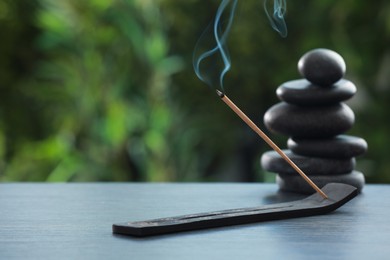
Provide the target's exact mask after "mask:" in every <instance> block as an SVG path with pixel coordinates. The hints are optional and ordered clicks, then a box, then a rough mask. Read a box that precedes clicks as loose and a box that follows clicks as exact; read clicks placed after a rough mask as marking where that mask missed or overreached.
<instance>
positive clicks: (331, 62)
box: [298, 49, 346, 87]
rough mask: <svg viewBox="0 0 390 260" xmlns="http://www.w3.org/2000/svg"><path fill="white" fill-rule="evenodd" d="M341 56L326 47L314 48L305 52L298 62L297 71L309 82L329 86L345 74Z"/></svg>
mask: <svg viewBox="0 0 390 260" xmlns="http://www.w3.org/2000/svg"><path fill="white" fill-rule="evenodd" d="M345 70H346V65H345V61H344V59H343V57H341V56H340V54H338V53H337V52H334V51H332V50H328V49H314V50H312V51H309V52H307V53H306V54H305V55H303V56H302V58H301V59H300V60H299V62H298V71H299V73H300V74H301V75H302V76H303V77H304V78H306V79H307V80H308V81H310V82H311V83H313V84H315V85H317V86H321V87H330V86H332V85H333V84H334V83H336V82H337V81H339V80H340V79H341V78H342V77H343V76H344V74H345Z"/></svg>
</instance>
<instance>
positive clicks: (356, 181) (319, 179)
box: [276, 171, 365, 194]
mask: <svg viewBox="0 0 390 260" xmlns="http://www.w3.org/2000/svg"><path fill="white" fill-rule="evenodd" d="M310 179H311V180H312V181H313V182H314V183H315V184H316V185H317V186H318V187H320V188H322V187H323V186H325V185H326V184H328V183H331V182H336V183H345V184H349V185H352V186H354V187H356V188H357V189H358V191H359V192H360V191H361V190H362V189H363V186H364V183H365V179H364V175H363V173H361V172H358V171H352V172H350V173H347V174H341V175H310ZM276 182H277V183H278V185H279V188H280V190H282V191H289V192H298V193H305V194H312V193H314V192H315V190H314V189H313V188H312V187H311V186H310V185H309V184H308V183H307V182H306V181H305V180H304V179H303V178H302V177H301V176H300V175H298V174H296V175H295V174H294V175H291V176H287V175H279V174H278V175H277V176H276Z"/></svg>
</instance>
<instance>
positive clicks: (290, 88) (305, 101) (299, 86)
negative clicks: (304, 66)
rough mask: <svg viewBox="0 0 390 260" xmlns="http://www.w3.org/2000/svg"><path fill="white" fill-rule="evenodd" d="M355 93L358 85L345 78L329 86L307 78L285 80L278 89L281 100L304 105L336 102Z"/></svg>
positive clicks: (346, 98) (277, 93) (277, 92)
mask: <svg viewBox="0 0 390 260" xmlns="http://www.w3.org/2000/svg"><path fill="white" fill-rule="evenodd" d="M355 93H356V86H355V85H354V84H353V83H352V82H351V81H349V80H345V79H341V80H339V81H338V82H337V83H335V84H333V85H332V86H331V87H329V88H324V87H320V86H317V85H314V84H312V83H311V82H309V81H307V80H306V79H298V80H292V81H288V82H285V83H283V84H282V85H281V86H280V87H279V88H278V89H277V90H276V95H277V96H278V98H279V99H280V100H282V101H285V102H287V103H290V104H295V105H302V106H321V105H329V104H335V103H338V102H341V101H344V100H348V99H350V98H351V97H352V96H353V95H355Z"/></svg>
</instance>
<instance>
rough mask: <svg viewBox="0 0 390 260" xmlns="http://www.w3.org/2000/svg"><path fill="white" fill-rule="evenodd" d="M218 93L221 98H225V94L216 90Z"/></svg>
mask: <svg viewBox="0 0 390 260" xmlns="http://www.w3.org/2000/svg"><path fill="white" fill-rule="evenodd" d="M216 92H217V95H218V96H219V97H220V98H223V97H224V96H225V94H223V93H222V91H219V90H218V89H217V90H216Z"/></svg>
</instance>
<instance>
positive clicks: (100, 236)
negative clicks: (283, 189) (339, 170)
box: [0, 183, 390, 259]
mask: <svg viewBox="0 0 390 260" xmlns="http://www.w3.org/2000/svg"><path fill="white" fill-rule="evenodd" d="M298 198H299V197H298V196H294V195H290V194H283V193H278V192H277V186H276V185H275V184H242V183H241V184H226V183H225V184H224V183H206V184H205V183H202V184H176V183H167V184H156V183H154V184H149V183H139V184H134V183H82V184H77V183H76V184H32V183H15V184H0V259H390V185H366V186H365V188H364V190H363V193H362V194H360V195H359V196H358V197H357V198H355V199H353V200H352V201H350V202H349V203H347V204H346V205H344V206H343V207H341V208H340V209H338V210H337V211H335V212H333V213H330V214H327V215H321V216H313V217H307V218H297V219H288V220H279V221H272V222H263V223H255V224H248V225H241V226H233V227H224V228H216V229H210V230H202V231H191V232H184V233H179V234H170V235H163V236H156V237H149V238H132V237H126V236H121V235H115V234H113V233H112V229H111V228H112V224H113V223H121V222H126V221H137V220H146V219H153V218H161V217H169V216H176V215H185V214H191V213H199V212H208V211H216V210H223V209H231V208H242V207H254V206H258V205H264V204H271V203H277V202H281V201H286V200H293V199H298Z"/></svg>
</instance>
